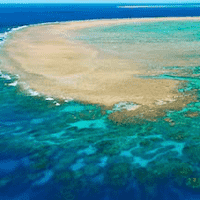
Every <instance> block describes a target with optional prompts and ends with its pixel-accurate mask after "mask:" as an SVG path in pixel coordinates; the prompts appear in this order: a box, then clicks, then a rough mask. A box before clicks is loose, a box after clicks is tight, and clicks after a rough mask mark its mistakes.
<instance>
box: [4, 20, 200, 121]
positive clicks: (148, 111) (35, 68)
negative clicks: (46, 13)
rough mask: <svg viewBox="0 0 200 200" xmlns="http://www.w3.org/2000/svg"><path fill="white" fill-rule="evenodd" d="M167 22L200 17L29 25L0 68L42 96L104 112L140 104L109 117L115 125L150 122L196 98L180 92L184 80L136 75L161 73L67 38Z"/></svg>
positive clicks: (11, 41) (9, 44) (14, 38)
mask: <svg viewBox="0 0 200 200" xmlns="http://www.w3.org/2000/svg"><path fill="white" fill-rule="evenodd" d="M169 20H170V21H177V20H200V18H199V17H186V18H149V19H119V20H94V21H81V22H67V23H59V24H45V25H38V26H30V27H28V28H24V29H22V30H19V31H15V32H13V33H10V35H9V36H8V38H7V40H6V42H5V43H4V46H3V48H2V49H1V55H2V58H1V60H2V66H1V68H4V69H5V70H7V71H11V72H12V73H18V74H19V75H20V77H21V80H22V81H25V82H27V83H28V84H29V85H30V88H32V89H34V90H37V91H38V92H40V93H43V94H45V95H50V96H54V97H57V98H61V99H65V98H69V97H70V98H74V99H75V100H78V101H82V102H85V103H92V104H100V105H101V106H103V107H105V108H107V109H111V108H112V107H113V106H114V105H115V104H118V103H120V102H133V103H134V104H137V105H138V107H135V108H134V109H130V110H123V111H121V112H114V113H112V114H111V115H110V116H109V119H110V120H112V121H113V122H115V123H117V124H127V123H135V122H138V119H141V118H146V119H149V120H152V119H155V118H156V117H158V116H164V115H165V110H170V109H172V110H173V109H175V110H180V109H182V108H183V107H184V106H185V105H186V104H188V103H190V102H191V101H195V95H194V94H193V93H187V94H186V93H185V94H183V93H180V92H178V88H179V87H181V85H183V83H184V82H183V81H177V80H164V79H163V80H162V79H143V78H140V77H139V76H138V75H147V74H148V75H151V74H159V73H163V72H162V69H160V70H156V71H155V69H149V68H148V69H147V68H145V67H146V65H145V64H144V65H143V63H139V62H137V58H133V59H125V58H124V59H123V58H122V57H118V56H114V55H111V54H106V53H105V52H101V51H99V50H97V49H96V48H95V47H94V46H91V45H89V44H86V43H84V42H80V41H75V40H72V39H71V38H72V37H71V36H73V35H74V34H76V31H77V30H80V29H83V28H89V27H96V26H110V25H116V24H126V23H133V22H136V23H145V22H158V21H169ZM154 56H155V55H154ZM157 59H158V60H159V62H162V59H160V58H159V57H158V58H157ZM170 62H171V61H170ZM170 64H175V63H170ZM176 64H177V63H176ZM181 64H182V65H183V64H184V63H181ZM187 64H189V63H187ZM163 102H164V103H163ZM138 117H139V118H138Z"/></svg>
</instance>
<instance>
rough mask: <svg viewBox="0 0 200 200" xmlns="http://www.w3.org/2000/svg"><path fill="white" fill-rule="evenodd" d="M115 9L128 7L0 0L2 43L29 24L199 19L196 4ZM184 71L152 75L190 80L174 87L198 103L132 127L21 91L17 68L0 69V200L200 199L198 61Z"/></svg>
mask: <svg viewBox="0 0 200 200" xmlns="http://www.w3.org/2000/svg"><path fill="white" fill-rule="evenodd" d="M128 5H130V4H128ZM131 5H132V6H144V5H143V4H131ZM119 6H126V4H0V42H1V45H3V41H4V40H5V39H6V35H7V32H9V31H11V30H12V29H13V28H17V27H20V26H24V25H30V24H39V23H46V22H61V21H71V20H88V19H111V18H141V17H169V16H170V17H171V16H179V17H180V16H200V4H177V5H172V4H159V5H157V4H154V5H150V4H148V5H147V6H146V7H142V8H138V7H137V8H120V7H119ZM195 26H197V25H195ZM183 28H184V27H183ZM198 28H199V27H198ZM195 34H196V38H198V40H199V35H198V34H199V32H198V33H197V32H195ZM197 54H198V53H197ZM173 67H175V66H172V68H173ZM0 70H1V68H0ZM182 70H183V71H184V73H185V74H186V75H185V76H183V77H180V76H178V74H176V72H174V71H172V73H170V74H166V75H162V76H161V77H157V78H163V79H177V80H186V81H187V86H184V88H180V91H181V90H182V91H185V90H186V91H187V90H188V91H189V90H193V89H194V90H195V92H196V93H197V96H198V99H197V102H192V103H191V104H189V105H187V106H186V107H185V108H184V109H182V110H180V111H169V112H167V117H168V118H169V119H170V120H164V118H160V119H158V120H157V122H150V121H148V122H143V123H142V124H140V123H138V124H134V125H130V126H116V125H115V124H112V123H111V122H110V121H109V120H107V116H108V115H109V113H110V112H113V111H104V110H102V108H101V107H100V106H99V105H89V104H87V105H85V104H82V103H81V102H76V101H73V100H66V101H65V102H64V101H61V100H59V99H54V98H53V97H46V96H43V95H40V94H39V93H37V91H33V90H31V88H28V86H27V88H26V90H24V89H22V88H20V87H19V86H18V84H17V81H18V79H19V77H18V75H17V74H9V73H8V72H7V71H5V70H1V71H0V200H40V199H41V200H79V199H80V200H82V199H86V200H94V199H95V200H122V199H123V200H143V199H144V200H154V199H155V200H157V199H158V200H179V199H180V200H182V199H184V200H197V199H200V116H199V113H200V103H199V98H200V92H199V89H200V81H199V74H200V65H197V66H195V67H191V68H186V69H185V68H184V69H182ZM122 106H123V105H122ZM119 107H120V106H119ZM115 109H116V110H118V109H119V108H118V107H117V106H116V108H115ZM191 113H193V114H194V115H192V114H191Z"/></svg>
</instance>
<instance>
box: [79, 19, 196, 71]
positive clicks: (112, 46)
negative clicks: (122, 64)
mask: <svg viewBox="0 0 200 200" xmlns="http://www.w3.org/2000/svg"><path fill="white" fill-rule="evenodd" d="M79 33H80V34H79V35H77V36H76V39H78V40H83V41H85V42H87V43H89V44H91V45H93V46H94V47H95V48H97V49H99V50H101V51H103V52H106V53H110V54H112V55H116V56H119V57H122V58H126V59H131V60H133V62H134V63H136V64H139V66H140V67H143V66H144V67H150V68H156V67H157V68H161V69H162V68H163V67H167V66H193V67H194V66H198V63H199V62H200V55H199V53H198V52H199V51H200V24H199V22H198V21H166V22H153V23H149V22H146V23H127V24H125V25H114V26H108V27H93V28H89V29H82V30H81V31H79Z"/></svg>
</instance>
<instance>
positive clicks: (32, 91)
mask: <svg viewBox="0 0 200 200" xmlns="http://www.w3.org/2000/svg"><path fill="white" fill-rule="evenodd" d="M28 93H29V95H30V96H39V95H40V94H39V93H38V92H37V91H34V90H32V89H28Z"/></svg>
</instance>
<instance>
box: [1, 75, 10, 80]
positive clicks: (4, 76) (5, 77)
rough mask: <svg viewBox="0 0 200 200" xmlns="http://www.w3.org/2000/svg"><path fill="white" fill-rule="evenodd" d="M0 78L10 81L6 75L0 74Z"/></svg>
mask: <svg viewBox="0 0 200 200" xmlns="http://www.w3.org/2000/svg"><path fill="white" fill-rule="evenodd" d="M1 78H3V79H6V80H11V77H10V76H9V75H7V74H1Z"/></svg>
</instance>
